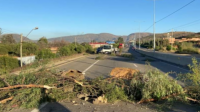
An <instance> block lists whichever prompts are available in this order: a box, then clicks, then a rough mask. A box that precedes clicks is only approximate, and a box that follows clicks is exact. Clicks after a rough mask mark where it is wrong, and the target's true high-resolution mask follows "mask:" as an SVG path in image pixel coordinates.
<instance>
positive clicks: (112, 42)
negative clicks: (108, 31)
mask: <svg viewBox="0 0 200 112" xmlns="http://www.w3.org/2000/svg"><path fill="white" fill-rule="evenodd" d="M106 43H107V44H114V43H115V42H114V41H106Z"/></svg>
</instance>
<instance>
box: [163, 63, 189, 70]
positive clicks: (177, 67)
mask: <svg viewBox="0 0 200 112" xmlns="http://www.w3.org/2000/svg"><path fill="white" fill-rule="evenodd" d="M160 62H161V63H165V62H163V61H160ZM165 64H167V65H170V66H173V67H176V68H179V69H182V70H184V71H186V72H189V70H187V69H184V68H181V67H179V66H175V65H172V64H168V63H165Z"/></svg>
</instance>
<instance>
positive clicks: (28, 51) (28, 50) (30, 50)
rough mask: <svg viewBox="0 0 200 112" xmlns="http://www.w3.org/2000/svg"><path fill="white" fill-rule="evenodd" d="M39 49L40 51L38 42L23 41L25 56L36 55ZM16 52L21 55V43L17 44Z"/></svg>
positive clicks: (23, 53)
mask: <svg viewBox="0 0 200 112" xmlns="http://www.w3.org/2000/svg"><path fill="white" fill-rule="evenodd" d="M37 51H38V46H37V44H35V43H30V42H23V44H22V55H23V56H30V55H34V54H36V53H37ZM14 52H15V54H16V55H17V56H20V44H17V45H16V48H15V50H14Z"/></svg>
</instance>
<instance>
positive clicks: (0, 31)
mask: <svg viewBox="0 0 200 112" xmlns="http://www.w3.org/2000/svg"><path fill="white" fill-rule="evenodd" d="M1 34H2V29H1V28H0V38H1Z"/></svg>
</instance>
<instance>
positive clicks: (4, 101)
mask: <svg viewBox="0 0 200 112" xmlns="http://www.w3.org/2000/svg"><path fill="white" fill-rule="evenodd" d="M13 98H14V97H13V96H12V97H10V98H6V99H3V100H1V101H0V104H3V103H6V102H7V101H9V100H12V99H13Z"/></svg>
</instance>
